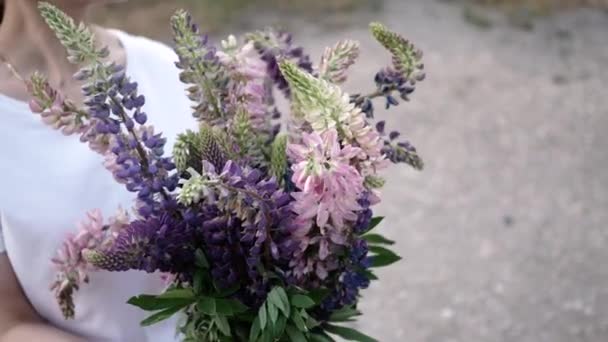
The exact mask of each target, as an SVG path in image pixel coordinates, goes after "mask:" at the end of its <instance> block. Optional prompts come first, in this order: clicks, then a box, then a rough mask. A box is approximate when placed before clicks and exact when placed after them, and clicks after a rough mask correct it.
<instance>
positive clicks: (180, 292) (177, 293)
mask: <svg viewBox="0 0 608 342" xmlns="http://www.w3.org/2000/svg"><path fill="white" fill-rule="evenodd" d="M158 298H163V299H164V298H194V291H193V290H192V289H191V288H187V289H173V290H169V291H166V292H165V293H163V294H161V295H160V296H158Z"/></svg>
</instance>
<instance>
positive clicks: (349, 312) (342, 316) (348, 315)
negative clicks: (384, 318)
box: [329, 306, 361, 322]
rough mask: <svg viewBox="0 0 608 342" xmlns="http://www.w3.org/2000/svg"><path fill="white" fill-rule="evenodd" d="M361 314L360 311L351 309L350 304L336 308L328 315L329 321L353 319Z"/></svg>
mask: <svg viewBox="0 0 608 342" xmlns="http://www.w3.org/2000/svg"><path fill="white" fill-rule="evenodd" d="M358 316H361V312H360V311H358V310H355V309H353V308H352V307H350V306H347V307H344V308H342V309H340V310H337V311H335V312H333V313H332V314H331V316H330V317H329V321H330V322H350V321H353V320H354V318H355V317H358Z"/></svg>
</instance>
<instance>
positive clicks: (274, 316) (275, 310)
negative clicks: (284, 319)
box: [266, 301, 279, 325]
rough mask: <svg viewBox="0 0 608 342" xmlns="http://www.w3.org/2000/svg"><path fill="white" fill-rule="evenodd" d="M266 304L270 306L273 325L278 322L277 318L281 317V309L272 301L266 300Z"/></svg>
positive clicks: (270, 319)
mask: <svg viewBox="0 0 608 342" xmlns="http://www.w3.org/2000/svg"><path fill="white" fill-rule="evenodd" d="M266 305H267V306H268V318H269V321H270V323H271V324H272V325H274V324H275V323H276V322H277V318H278V317H279V309H278V308H277V307H276V306H275V305H274V304H273V303H271V302H269V301H266Z"/></svg>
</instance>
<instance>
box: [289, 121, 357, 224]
mask: <svg viewBox="0 0 608 342" xmlns="http://www.w3.org/2000/svg"><path fill="white" fill-rule="evenodd" d="M360 152H361V150H360V149H359V148H357V147H353V146H351V145H345V146H340V143H339V142H338V133H337V132H336V130H334V129H330V130H327V131H326V132H324V133H322V134H318V133H316V132H312V133H310V134H307V133H304V134H303V136H302V144H289V146H288V150H287V153H288V155H289V157H290V158H291V160H292V161H293V165H292V170H293V176H292V181H293V182H294V184H295V185H296V187H297V188H298V189H299V190H301V191H299V192H295V193H293V194H292V196H293V197H294V198H295V199H296V201H295V203H294V205H293V210H294V212H295V213H296V214H298V217H299V218H300V219H302V220H313V219H314V221H315V223H316V224H317V226H318V227H319V228H320V229H321V231H322V232H325V230H326V226H328V225H331V226H332V227H333V228H335V229H338V230H342V229H344V228H345V227H346V226H347V225H346V221H354V220H356V219H357V214H356V211H357V210H360V209H361V207H360V205H359V204H358V203H357V199H358V198H359V197H360V195H361V193H362V192H363V191H364V190H365V188H364V186H363V176H362V175H361V174H360V173H359V171H357V169H356V168H355V167H354V166H352V165H351V160H352V159H353V158H355V157H356V156H357V155H358V154H359V153H360Z"/></svg>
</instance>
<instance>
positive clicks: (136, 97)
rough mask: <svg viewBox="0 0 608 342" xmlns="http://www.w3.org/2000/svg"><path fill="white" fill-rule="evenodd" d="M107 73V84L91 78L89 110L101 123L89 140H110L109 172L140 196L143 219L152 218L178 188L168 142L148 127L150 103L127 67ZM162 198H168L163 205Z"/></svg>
mask: <svg viewBox="0 0 608 342" xmlns="http://www.w3.org/2000/svg"><path fill="white" fill-rule="evenodd" d="M104 70H105V73H107V75H108V76H107V77H106V78H105V79H99V80H97V79H91V82H92V84H90V85H88V86H85V89H84V92H85V94H86V95H87V98H86V100H85V105H87V107H88V113H89V117H90V118H91V121H92V122H94V123H95V124H94V125H93V126H91V127H90V128H89V129H88V130H87V132H86V135H83V136H84V137H85V138H84V139H85V140H88V141H97V137H101V138H103V139H104V141H107V143H108V147H109V151H105V153H106V154H110V153H111V155H106V157H105V159H106V167H108V168H109V169H110V170H111V171H113V175H114V177H115V178H116V179H117V180H118V181H119V182H120V183H123V184H125V185H126V188H127V190H128V191H131V192H137V194H138V200H139V208H140V209H139V214H140V215H142V216H148V215H150V214H151V213H153V212H155V211H158V210H159V208H161V207H162V206H163V205H165V204H170V203H171V202H172V199H171V198H170V197H169V196H168V195H167V192H166V191H169V192H170V191H173V190H174V189H175V187H176V186H177V181H178V179H177V175H176V174H171V171H173V170H174V168H175V166H174V164H173V162H172V161H171V158H167V157H164V146H165V143H166V139H165V138H163V137H162V135H161V134H155V133H154V129H153V127H152V126H147V125H145V124H146V121H147V115H146V114H145V112H144V111H143V106H144V104H145V98H144V96H143V95H140V94H138V92H137V83H135V82H131V81H130V80H129V78H128V77H127V76H126V75H125V73H124V68H123V67H120V66H116V65H114V64H111V65H108V66H105V69H104ZM90 77H93V76H90ZM123 127H124V129H123ZM112 155H113V156H112ZM156 194H161V195H163V198H162V202H161V203H159V201H158V199H157V197H156Z"/></svg>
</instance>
